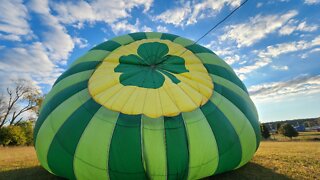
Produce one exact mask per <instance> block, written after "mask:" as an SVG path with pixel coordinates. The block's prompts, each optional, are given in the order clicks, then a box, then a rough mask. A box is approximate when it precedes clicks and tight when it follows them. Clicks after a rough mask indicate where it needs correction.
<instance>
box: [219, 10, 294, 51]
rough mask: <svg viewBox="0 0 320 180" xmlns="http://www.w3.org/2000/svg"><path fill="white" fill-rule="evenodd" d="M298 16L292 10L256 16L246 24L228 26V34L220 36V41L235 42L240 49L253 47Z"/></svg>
mask: <svg viewBox="0 0 320 180" xmlns="http://www.w3.org/2000/svg"><path fill="white" fill-rule="evenodd" d="M297 14H298V12H297V11H295V10H291V11H289V12H287V13H284V14H273V15H265V16H263V15H260V14H259V15H256V16H255V17H251V18H250V20H249V21H248V22H246V23H240V24H236V25H230V26H227V27H226V28H225V30H226V33H225V34H224V35H222V36H220V40H221V41H227V40H233V41H235V42H236V43H237V46H238V47H244V46H251V45H253V44H254V43H256V42H258V41H260V40H261V39H263V38H265V37H266V36H267V35H268V34H270V33H273V32H275V31H276V30H278V29H279V28H281V27H282V26H283V25H284V24H285V23H286V22H287V21H289V20H290V19H291V18H293V17H294V16H296V15H297Z"/></svg>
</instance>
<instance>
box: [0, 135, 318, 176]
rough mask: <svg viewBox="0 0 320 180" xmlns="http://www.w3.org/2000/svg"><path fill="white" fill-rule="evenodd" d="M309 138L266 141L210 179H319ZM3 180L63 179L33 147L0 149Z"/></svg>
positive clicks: (315, 149) (313, 143)
mask: <svg viewBox="0 0 320 180" xmlns="http://www.w3.org/2000/svg"><path fill="white" fill-rule="evenodd" d="M308 135H309V134H301V136H300V137H299V138H295V139H294V140H293V141H263V142H261V144H260V147H259V149H258V151H257V153H256V154H255V156H254V158H253V159H252V160H251V161H250V162H249V163H248V164H247V165H245V166H243V167H241V168H239V169H237V170H234V171H231V172H228V173H224V174H220V175H217V176H214V177H210V178H207V179H319V178H320V171H319V169H320V141H305V140H306V139H305V136H308ZM310 135H311V134H310ZM316 135H319V134H317V133H316ZM281 140H286V139H285V138H283V139H281ZM0 179H60V178H57V177H55V176H53V175H51V174H49V173H48V172H46V171H45V170H44V169H43V168H42V167H40V166H39V162H38V161H37V158H36V154H35V151H34V148H33V147H9V148H8V147H6V148H0Z"/></svg>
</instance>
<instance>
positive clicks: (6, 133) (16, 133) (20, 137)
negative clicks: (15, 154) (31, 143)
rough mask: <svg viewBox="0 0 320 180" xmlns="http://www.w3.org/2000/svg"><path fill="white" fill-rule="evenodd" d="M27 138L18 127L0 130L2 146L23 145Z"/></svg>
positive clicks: (7, 127) (12, 126)
mask: <svg viewBox="0 0 320 180" xmlns="http://www.w3.org/2000/svg"><path fill="white" fill-rule="evenodd" d="M26 142H27V138H26V135H25V132H24V131H23V128H22V127H20V126H14V125H11V126H6V127H3V128H1V129H0V143H1V144H2V145H3V146H8V145H24V144H25V143H26Z"/></svg>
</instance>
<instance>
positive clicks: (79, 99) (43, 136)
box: [35, 89, 91, 172]
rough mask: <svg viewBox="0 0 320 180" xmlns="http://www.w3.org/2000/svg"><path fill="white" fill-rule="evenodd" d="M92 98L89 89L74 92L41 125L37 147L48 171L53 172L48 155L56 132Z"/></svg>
mask: <svg viewBox="0 0 320 180" xmlns="http://www.w3.org/2000/svg"><path fill="white" fill-rule="evenodd" d="M90 98H91V97H90V95H89V92H88V89H84V90H82V91H79V92H77V93H75V94H73V95H72V96H71V97H69V98H68V99H66V100H65V101H63V102H62V103H61V104H59V105H58V106H57V107H56V108H55V109H54V110H53V111H52V112H51V113H49V115H48V116H47V117H46V119H45V121H44V122H43V124H42V125H41V127H40V129H39V131H38V133H37V134H38V135H37V136H36V138H37V139H35V140H36V141H35V148H36V150H37V155H38V159H39V161H40V163H41V165H42V166H43V167H44V168H45V169H47V170H48V171H50V172H52V171H51V169H50V168H49V165H48V158H47V156H48V151H49V147H50V144H51V142H52V140H53V138H54V136H55V134H56V133H57V131H58V130H59V129H60V127H61V126H62V125H63V123H64V122H65V121H66V120H67V119H68V118H69V117H70V116H71V115H72V114H73V112H75V111H76V110H77V109H78V108H79V107H80V106H81V105H82V104H83V102H86V101H87V100H88V99H90Z"/></svg>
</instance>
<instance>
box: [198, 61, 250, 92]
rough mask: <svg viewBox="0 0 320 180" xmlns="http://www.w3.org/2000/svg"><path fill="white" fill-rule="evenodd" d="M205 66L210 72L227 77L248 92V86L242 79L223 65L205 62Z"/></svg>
mask: <svg viewBox="0 0 320 180" xmlns="http://www.w3.org/2000/svg"><path fill="white" fill-rule="evenodd" d="M204 66H205V68H206V69H207V71H208V72H209V73H210V74H213V75H217V76H220V77H222V78H224V79H227V80H229V81H231V82H233V83H234V84H236V85H237V86H239V87H240V88H241V89H242V90H244V91H245V92H247V93H248V91H247V88H246V87H245V86H244V84H243V83H242V81H241V80H240V79H239V78H238V77H237V76H236V75H235V74H231V73H230V72H229V71H228V70H226V69H225V68H223V67H221V66H216V65H212V64H204ZM213 81H214V80H213Z"/></svg>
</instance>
